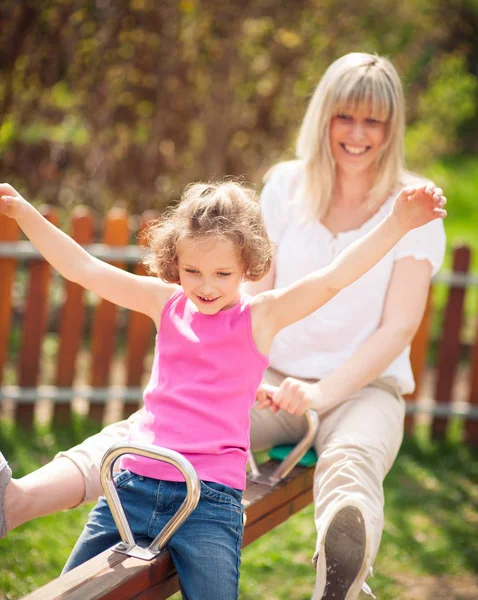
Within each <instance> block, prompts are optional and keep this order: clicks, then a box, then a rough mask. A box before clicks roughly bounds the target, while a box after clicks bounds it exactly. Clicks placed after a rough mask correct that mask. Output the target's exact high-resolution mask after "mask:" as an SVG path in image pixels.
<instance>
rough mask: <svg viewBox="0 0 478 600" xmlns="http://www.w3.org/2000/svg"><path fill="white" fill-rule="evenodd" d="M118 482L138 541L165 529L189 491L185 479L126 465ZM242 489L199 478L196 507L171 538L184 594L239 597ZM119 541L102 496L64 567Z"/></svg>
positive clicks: (201, 599)
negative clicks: (144, 472) (155, 474)
mask: <svg viewBox="0 0 478 600" xmlns="http://www.w3.org/2000/svg"><path fill="white" fill-rule="evenodd" d="M115 483H116V488H117V490H118V495H119V497H120V500H121V503H122V505H123V508H124V511H125V513H126V516H127V518H128V521H129V525H130V527H131V531H132V532H133V535H134V536H135V540H136V543H137V544H139V545H141V546H144V545H149V544H150V543H151V541H152V540H153V539H154V538H155V537H156V536H157V535H158V533H159V532H160V531H161V530H162V529H163V527H164V526H165V524H166V523H167V522H168V521H169V520H170V518H171V517H172V516H173V515H174V514H175V513H176V511H177V510H178V508H179V507H180V505H181V504H182V502H183V500H184V498H185V495H186V484H185V483H183V482H174V481H158V480H157V479H151V478H149V477H142V476H140V475H136V474H134V473H131V472H130V471H122V472H121V473H120V474H119V475H117V476H116V477H115ZM241 499H242V492H241V491H240V490H236V489H234V488H231V487H228V486H226V485H222V484H220V483H212V482H204V481H201V497H200V500H199V503H198V505H197V507H196V508H195V509H194V511H193V512H192V513H191V514H190V515H189V517H188V518H187V519H186V521H185V522H184V523H183V524H182V525H181V526H180V527H179V529H178V530H177V531H176V533H175V534H174V535H173V537H172V538H171V539H170V540H169V542H168V549H169V552H170V554H171V558H172V560H173V563H174V566H175V567H176V571H177V572H178V575H179V581H180V588H181V593H182V595H183V598H184V599H185V600H236V599H237V597H238V584H239V565H240V559H241V545H242V533H243V506H242V504H241ZM119 541H120V536H119V533H118V530H117V528H116V524H115V522H114V520H113V517H112V515H111V511H110V509H109V507H108V504H107V502H106V499H105V498H104V497H101V498H100V499H99V501H98V503H97V504H96V506H95V507H94V508H93V510H92V511H91V512H90V514H89V518H88V523H87V524H86V525H85V528H84V530H83V532H82V534H81V536H80V538H79V539H78V541H77V542H76V544H75V547H74V548H73V551H72V553H71V555H70V557H69V559H68V561H67V563H66V565H65V567H64V569H63V573H66V572H67V571H70V570H71V569H73V568H74V567H77V566H78V565H80V564H82V563H84V562H85V561H87V560H89V559H90V558H93V557H94V556H96V555H98V554H100V553H101V552H103V551H104V550H106V549H108V548H110V547H111V546H113V545H115V544H116V543H118V542H119Z"/></svg>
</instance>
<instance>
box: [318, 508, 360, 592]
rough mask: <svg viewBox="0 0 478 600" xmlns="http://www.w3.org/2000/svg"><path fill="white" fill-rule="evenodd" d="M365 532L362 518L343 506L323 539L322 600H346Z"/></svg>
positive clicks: (355, 571)
mask: <svg viewBox="0 0 478 600" xmlns="http://www.w3.org/2000/svg"><path fill="white" fill-rule="evenodd" d="M365 544H366V531H365V522H364V519H363V515H362V513H361V512H360V510H359V509H358V508H355V506H345V507H344V508H342V509H341V510H339V512H338V513H337V514H336V515H335V517H334V518H333V520H332V522H331V524H330V525H329V528H328V529H327V534H326V536H325V542H324V554H325V563H326V568H327V571H326V578H327V580H326V583H325V588H324V594H323V596H322V600H347V593H348V592H349V590H350V588H351V587H352V585H353V584H354V582H355V580H356V579H357V576H358V575H359V573H360V571H361V569H362V565H363V561H364V557H365Z"/></svg>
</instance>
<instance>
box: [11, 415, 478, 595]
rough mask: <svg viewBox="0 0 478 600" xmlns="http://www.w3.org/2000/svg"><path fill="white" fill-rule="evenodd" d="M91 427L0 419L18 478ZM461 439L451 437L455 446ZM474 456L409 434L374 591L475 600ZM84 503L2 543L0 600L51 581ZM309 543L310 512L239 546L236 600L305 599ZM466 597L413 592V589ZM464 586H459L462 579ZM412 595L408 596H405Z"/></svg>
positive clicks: (390, 496) (477, 510)
mask: <svg viewBox="0 0 478 600" xmlns="http://www.w3.org/2000/svg"><path fill="white" fill-rule="evenodd" d="M93 430H94V428H93V427H92V426H91V425H89V424H88V423H87V422H85V421H83V420H81V419H77V420H76V421H75V423H74V425H73V426H72V428H69V429H66V430H65V429H63V430H61V431H52V430H49V429H37V430H36V431H35V432H34V435H28V434H25V433H22V432H21V431H19V429H18V428H17V427H14V426H12V425H11V424H9V423H0V448H2V451H3V452H4V453H5V454H6V456H8V457H9V460H10V463H11V465H12V468H13V470H14V472H15V475H16V476H20V475H23V474H25V473H27V472H29V471H30V470H31V469H33V468H35V467H37V466H39V465H40V464H43V463H45V462H46V461H48V460H49V459H50V458H51V457H52V456H53V455H54V454H55V452H56V451H57V450H58V449H60V448H64V447H66V446H71V444H73V443H76V442H77V441H79V440H81V439H83V438H84V436H85V435H87V434H88V433H91V432H92V431H93ZM455 439H458V435H455V436H454V440H455ZM477 459H478V450H476V449H475V450H473V449H472V448H470V447H467V446H465V445H462V444H460V443H459V442H458V441H444V442H440V443H436V442H431V441H430V440H429V439H428V438H427V435H426V432H424V431H423V430H421V431H420V432H419V434H418V435H416V436H415V437H413V438H407V439H406V440H405V442H404V444H403V447H402V449H401V451H400V454H399V457H398V459H397V461H396V463H395V465H394V467H393V468H392V471H391V472H390V474H389V476H388V477H387V480H386V484H385V496H386V525H385V531H384V535H383V541H382V545H381V549H380V553H379V556H378V558H377V561H376V564H375V573H376V575H375V577H374V578H373V580H372V587H373V591H374V593H375V594H376V596H377V598H379V599H380V600H392V599H394V600H396V599H397V598H407V599H408V598H410V599H411V598H420V597H424V598H425V597H429V598H432V597H443V598H445V597H446V598H449V599H451V600H452V599H454V598H455V599H456V600H458V599H459V598H461V599H465V598H466V599H468V598H470V599H471V598H476V597H478V561H477V560H476V557H477V556H478V536H477V535H476V532H477V524H478V486H477V485H476V482H477V481H478V460H477ZM88 510H89V507H81V508H79V509H75V510H73V511H69V512H64V513H60V514H57V515H54V516H49V517H44V518H42V519H38V520H36V521H35V522H32V523H27V524H25V525H23V526H22V527H20V528H18V529H17V530H15V531H14V532H11V533H10V534H9V535H8V536H7V537H6V538H5V539H4V540H2V541H1V542H0V590H1V592H0V598H1V599H2V600H15V599H16V598H20V597H22V596H23V595H25V594H27V593H28V592H30V591H32V590H34V589H35V588H37V587H39V586H40V585H42V584H44V583H46V582H48V581H49V580H50V579H52V578H54V577H56V576H58V574H59V572H60V570H61V568H62V566H63V564H64V562H65V560H66V558H67V556H68V554H69V551H70V550H71V548H72V546H73V544H74V542H75V541H76V538H77V537H78V535H79V533H80V531H81V529H82V526H83V524H84V522H85V520H86V517H87V513H88ZM314 547H315V534H314V522H313V510H312V507H311V506H309V507H307V508H306V509H304V510H303V511H302V512H301V513H299V514H298V515H296V516H294V517H292V518H291V519H289V520H288V521H287V522H286V523H284V524H283V525H281V526H280V527H278V528H277V529H275V530H274V531H272V532H270V533H269V534H267V535H266V536H264V537H263V538H261V539H260V540H257V541H256V542H254V543H253V544H251V545H250V546H249V547H248V548H246V549H245V551H244V553H243V562H242V578H241V585H240V598H241V600H253V599H254V600H256V599H268V600H269V599H271V600H306V599H309V598H310V595H311V590H312V588H313V581H314V573H313V570H312V568H311V566H310V559H311V556H312V554H313V551H314ZM416 582H421V583H420V584H421V585H423V582H428V583H427V585H432V584H434V583H436V585H437V587H439V589H443V588H444V586H445V585H447V582H449V585H450V589H452V590H453V589H455V587H456V586H457V585H458V583H460V585H465V586H466V589H467V590H468V591H469V595H465V594H464V593H463V594H462V595H460V593H458V592H456V594H457V595H454V592H450V595H446V596H434V595H427V596H425V595H424V596H421V595H420V596H418V595H416V594H415V593H414V592H413V591H412V592H406V589H407V587H408V588H410V586H412V585H413V584H414V583H416ZM463 582H465V583H463ZM409 593H411V594H412V595H407V594H409Z"/></svg>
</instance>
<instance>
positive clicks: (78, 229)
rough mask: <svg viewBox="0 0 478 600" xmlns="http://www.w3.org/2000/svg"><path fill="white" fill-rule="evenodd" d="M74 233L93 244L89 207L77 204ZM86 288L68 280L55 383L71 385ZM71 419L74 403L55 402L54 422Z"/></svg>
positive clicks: (86, 242)
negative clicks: (72, 404)
mask: <svg viewBox="0 0 478 600" xmlns="http://www.w3.org/2000/svg"><path fill="white" fill-rule="evenodd" d="M71 237H72V238H73V239H74V240H76V241H77V242H78V243H79V244H91V243H92V241H93V217H92V215H91V211H90V209H88V208H87V207H85V206H77V207H76V208H75V209H74V210H73V212H72V216H71ZM84 292H85V290H84V289H83V288H82V287H81V286H80V285H78V284H77V283H73V282H72V281H65V303H64V305H63V307H62V311H61V318H60V328H59V347H58V361H57V371H56V379H55V385H56V386H57V387H72V385H73V380H74V376H75V365H76V358H77V356H78V351H79V349H80V346H81V340H82V337H83V329H84V324H85V317H86V306H85V303H84V301H83V298H84ZM70 421H71V403H70V402H61V403H60V402H59V403H56V404H55V407H54V412H53V422H54V423H55V425H62V424H66V423H69V422H70Z"/></svg>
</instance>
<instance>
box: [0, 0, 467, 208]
mask: <svg viewBox="0 0 478 600" xmlns="http://www.w3.org/2000/svg"><path fill="white" fill-rule="evenodd" d="M0 19H1V23H2V27H1V28H0V106H1V110H0V114H1V126H0V174H1V176H2V177H3V178H4V179H7V180H8V181H10V182H12V183H14V184H17V185H18V186H19V187H20V189H21V190H22V191H23V192H24V193H25V194H27V195H28V197H29V198H30V199H36V200H41V201H47V202H50V203H53V204H60V205H62V206H65V207H71V206H72V205H75V204H78V203H85V204H88V205H90V206H92V207H95V208H97V209H99V210H100V211H101V212H103V211H104V210H105V209H106V208H108V207H110V206H111V205H113V204H118V203H121V204H123V205H125V206H127V207H128V208H130V209H131V210H132V211H134V212H141V211H143V210H145V209H148V208H151V207H155V208H161V207H163V206H164V205H165V204H166V203H168V202H170V201H171V199H173V198H176V197H177V196H178V194H179V193H180V191H181V189H182V188H183V187H184V186H185V185H186V184H187V183H189V182H191V181H194V180H197V179H209V178H213V177H214V178H218V177H222V176H223V175H245V176H246V178H247V179H249V180H251V181H252V182H255V183H257V184H259V183H260V181H261V178H262V175H263V174H264V172H265V171H266V170H267V168H268V167H270V166H271V165H272V164H273V163H275V162H276V161H277V160H279V159H281V158H290V157H292V156H293V147H294V143H295V138H296V132H297V128H298V126H299V124H300V121H301V119H302V117H303V114H304V112H305V107H306V105H307V101H308V98H309V97H310V94H311V93H312V91H313V90H314V88H315V86H316V84H317V82H318V80H319V78H320V76H321V75H322V73H323V72H324V70H325V68H326V67H327V66H328V65H329V64H330V63H331V62H332V61H333V60H335V59H336V58H338V57H339V56H341V55H342V54H345V53H347V52H350V51H366V52H377V53H379V54H383V55H385V56H388V57H389V58H390V59H391V60H392V61H393V63H394V64H395V66H396V67H397V69H398V71H399V73H400V75H401V77H402V79H403V82H404V87H405V91H406V98H407V116H408V123H409V127H408V133H407V158H408V164H409V166H410V167H411V168H412V169H414V170H417V171H419V172H421V173H423V174H425V175H427V174H430V175H433V176H434V177H435V178H436V179H439V180H440V181H439V183H443V184H445V186H446V187H447V188H449V189H447V194H448V195H449V196H453V195H454V194H455V192H456V193H459V194H460V196H461V195H462V196H463V198H462V199H460V203H459V210H458V212H459V216H460V217H461V216H465V217H468V216H469V211H470V210H472V211H475V213H476V209H475V206H474V199H473V194H472V191H473V188H475V191H476V189H477V180H476V172H477V162H476V156H475V153H476V151H477V149H478V135H477V131H478V77H477V76H478V0H405V1H402V2H400V1H397V0H380V2H378V1H377V2H375V3H373V4H371V3H370V4H368V3H362V4H359V3H356V2H352V1H350V0H348V1H347V0H294V1H289V2H285V1H281V0H253V1H252V0H240V1H239V0H220V1H218V0H207V1H195V0H160V1H157V0H41V1H36V0H23V1H22V2H18V0H3V1H2V3H1V6H0ZM446 184H448V185H446ZM458 188H460V189H458ZM457 209H458V205H457ZM450 211H451V213H452V215H451V216H452V218H454V216H455V211H454V206H451V207H450ZM458 212H457V216H458Z"/></svg>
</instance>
